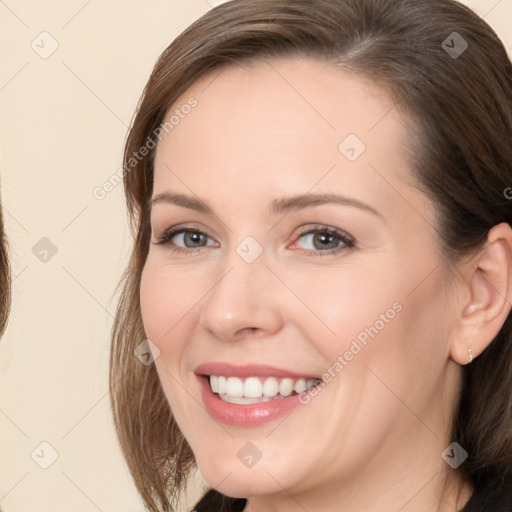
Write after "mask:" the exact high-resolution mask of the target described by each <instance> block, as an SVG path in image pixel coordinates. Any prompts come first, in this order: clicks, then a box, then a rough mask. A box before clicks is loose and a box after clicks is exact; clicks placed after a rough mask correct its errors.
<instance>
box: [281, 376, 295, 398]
mask: <svg viewBox="0 0 512 512" xmlns="http://www.w3.org/2000/svg"><path fill="white" fill-rule="evenodd" d="M294 384H295V381H294V380H293V379H283V380H282V381H281V382H280V383H279V393H281V395H283V396H289V395H291V394H292V391H293V386H294Z"/></svg>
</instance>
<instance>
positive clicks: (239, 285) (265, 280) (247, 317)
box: [200, 237, 280, 339]
mask: <svg viewBox="0 0 512 512" xmlns="http://www.w3.org/2000/svg"><path fill="white" fill-rule="evenodd" d="M271 277H272V274H271V272H270V271H269V269H268V268H267V261H266V258H265V254H264V250H263V247H262V246H261V245H260V244H259V243H258V242H257V241H256V240H255V239H254V238H253V237H246V238H245V239H243V240H242V242H240V243H239V244H238V245H237V246H235V247H234V248H233V249H231V250H230V252H229V254H228V255H227V256H226V258H225V260H224V264H223V265H222V271H221V272H219V276H218V278H217V279H216V280H215V283H214V284H213V286H212V288H211V289H210V291H209V293H208V294H207V295H206V297H205V298H204V301H202V307H201V315H200V323H201V325H202V326H203V328H205V329H207V330H209V331H211V332H213V333H215V334H216V335H217V336H219V337H221V338H225V339H227V338H233V337H235V336H236V335H237V333H239V332H240V331H241V330H244V329H252V330H254V329H256V330H260V331H265V332H270V331H275V330H277V329H278V328H279V325H280V318H279V308H277V304H276V300H277V298H276V294H275V293H273V292H272V286H273V285H272V282H273V280H272V279H271Z"/></svg>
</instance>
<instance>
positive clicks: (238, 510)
mask: <svg viewBox="0 0 512 512" xmlns="http://www.w3.org/2000/svg"><path fill="white" fill-rule="evenodd" d="M246 501H247V500H245V499H244V498H228V497H227V496H223V495H222V494H220V493H219V492H217V491H215V490H214V489H211V490H209V491H208V492H207V493H206V494H205V495H204V496H203V498H202V499H201V500H200V501H199V502H198V503H197V504H196V506H195V507H194V510H195V511H197V512H242V511H243V509H244V508H245V505H246ZM340 512H341V511H340ZM460 512H512V487H510V486H509V487H496V486H492V485H490V486H487V487H485V488H484V489H481V490H479V491H475V492H474V493H473V495H472V496H471V498H470V499H469V501H468V502H467V503H466V505H465V506H464V508H463V509H462V510H461V511H460Z"/></svg>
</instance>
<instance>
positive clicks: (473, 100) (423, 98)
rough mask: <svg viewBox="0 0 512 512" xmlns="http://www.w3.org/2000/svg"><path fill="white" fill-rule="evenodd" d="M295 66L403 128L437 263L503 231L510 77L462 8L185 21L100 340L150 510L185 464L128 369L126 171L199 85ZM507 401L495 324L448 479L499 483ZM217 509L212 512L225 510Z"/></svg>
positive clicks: (505, 355)
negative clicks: (341, 82) (385, 106)
mask: <svg viewBox="0 0 512 512" xmlns="http://www.w3.org/2000/svg"><path fill="white" fill-rule="evenodd" d="M454 31H456V32H458V33H459V34H460V35H461V36H462V37H463V38H464V39H465V40H466V41H467V43H468V49H467V50H466V51H465V52H464V53H463V54H462V55H460V56H459V57H458V58H457V59H452V58H451V57H450V56H449V55H448V54H447V53H446V52H445V50H444V49H443V48H442V46H441V44H442V42H443V41H444V40H445V39H446V38H447V37H448V35H449V34H451V33H452V32H454ZM295 56H307V57H311V58H313V59H317V60H321V61H325V62H330V63H332V64H333V65H336V66H339V67H340V68H342V69H347V70H350V71H351V72H354V73H355V74H356V75H360V76H362V77H366V78H369V79H370V80H371V81H373V82H374V83H376V84H377V85H379V86H381V87H382V88H383V89H384V90H386V91H387V92H388V93H389V94H391V95H392V97H393V98H394V99H395V101H396V102H397V108H399V109H400V112H403V113H404V114H406V115H407V118H408V119H410V120H412V121H413V125H411V127H410V128H411V132H410V141H409V143H410V147H409V150H410V151H409V156H410V163H411V168H412V170H413V173H414V175H415V178H416V181H417V186H418V187H419V188H420V189H422V190H423V191H424V192H425V193H426V194H428V196H429V197H430V198H431V199H432V201H433V203H434V204H435V207H436V212H437V216H438V217H437V226H436V230H437V231H438V238H439V242H440V246H441V248H442V252H443V254H444V255H445V256H446V260H447V262H452V263H454V264H455V263H456V262H458V261H459V260H460V259H461V258H462V257H463V256H466V255H469V254H474V253H476V252H477V251H478V250H479V249H480V248H481V247H482V245H483V244H484V243H485V240H486V236H487V233H488V231H489V230H490V229H491V228H492V227H493V226H495V225H496V224H499V223H501V222H507V223H509V224H511V225H512V210H511V204H510V201H507V200H506V199H505V197H504V190H505V189H506V188H507V187H509V186H511V185H512V183H511V181H512V144H510V141H511V140H512V103H511V102H512V66H511V63H510V59H509V57H508V56H507V53H506V51H505V49H504V47H503V45H502V43H501V42H500V40H499V38H498V37H497V35H496V34H495V32H494V31H493V30H492V29H491V28H490V27H489V26H488V25H487V24H486V23H485V22H484V21H483V20H482V19H480V18H479V17H478V16H477V15H476V14H475V13H473V11H471V10H470V9H469V8H467V7H465V6H463V5H461V4H459V3H456V2H454V1H451V0H429V1H428V2H425V1H424V0H352V1H344V0H299V1H295V2H293V3H292V2H288V1H287V0H237V1H234V2H228V3H225V4H222V5H220V6H218V7H217V8H215V9H212V10H211V11H209V12H208V13H207V14H206V15H204V16H203V17H202V18H200V19H199V20H197V21H196V22H195V23H194V24H193V25H192V26H191V27H189V28H188V29H187V30H185V32H183V33H182V34H181V35H180V36H179V37H177V38H176V39H175V40H174V42H173V43H172V44H171V45H170V46H169V47H168V48H167V49H166V50H165V51H164V52H163V54H162V55H161V56H160V58H159V59H158V61H157V63H156V65H155V67H154V70H153V72H152V74H151V77H150V79H149V81H148V83H147V85H146V87H145V89H144V92H143V95H142V98H141V100H140V102H139V105H138V109H137V113H136V115H135V117H134V121H133V124H132V127H131V129H130V132H129V134H128V138H127V141H126V145H125V154H124V161H125V169H131V170H129V171H128V172H126V174H125V176H124V185H125V192H126V200H127V206H128V211H129V216H130V222H131V227H132V231H133V234H134V239H135V245H134V248H133V251H132V254H131V259H130V262H129V265H128V268H127V269H126V272H125V274H124V277H123V280H122V282H121V283H120V286H121V287H122V288H121V298H120V302H119V305H118V310H117V314H116V318H115V322H114V326H113V330H112V349H111V369H110V382H111V387H112V393H111V399H112V406H113V413H114V420H115V425H116V429H117V433H118V436H119V439H120V443H121V448H122V450H123V453H124V456H125V459H126V461H127V464H128V467H129V469H130V471H131V473H132V476H133V478H134V480H135V483H136V485H137V488H138V490H139V492H140V494H141V496H142V498H143V500H144V502H145V504H146V506H147V508H148V509H149V510H151V511H153V512H157V511H159V510H166V511H167V510H173V509H174V507H175V506H176V504H177V499H178V494H179V492H180V491H181V490H183V489H184V486H185V485H186V479H187V476H188V474H189V473H190V471H191V470H192V469H193V468H194V467H195V461H194V457H193V454H192V451H191V449H190V447H189V445H188V444H187V442H186V440H185V439H184V437H183V435H182V433H181V432H180V430H179V428H178V426H177V425H176V423H175V421H174V419H173V417H172V414H171V411H170V407H169V405H168V402H167V400H166V398H165V396H164V393H163V391H162V388H161V385H160V382H159V379H158V375H157V372H156V369H155V367H154V365H151V366H145V365H143V364H139V362H138V361H137V360H136V359H135V357H134V355H133V354H134V349H135V347H136V346H137V345H138V344H139V343H141V341H142V340H144V339H145V338H146V335H145V333H144V328H143V324H142V319H141V310H140V299H139V287H140V278H141V272H142V268H143V266H144V262H145V259H146V256H147V253H148V247H149V237H150V225H149V214H150V210H149V208H148V200H149V199H150V197H151V193H152V187H153V157H154V150H152V151H150V153H149V155H148V157H146V158H145V159H143V160H141V161H140V163H138V165H137V166H136V167H133V168H130V167H129V165H128V163H127V162H128V160H129V159H130V157H131V156H132V155H133V153H134V152H137V151H138V150H139V148H141V147H143V146H144V145H145V143H146V140H147V138H148V136H151V134H152V133H153V131H154V130H155V129H156V128H157V127H158V126H159V124H160V123H162V122H163V121H164V116H165V114H166V112H167V110H168V109H169V108H170V107H171V105H173V104H174V102H175V101H176V100H177V99H178V98H179V97H180V96H181V95H183V94H184V93H185V92H186V91H187V89H188V88H189V87H190V86H191V85H193V84H194V83H195V82H196V81H197V80H198V79H199V78H201V77H203V76H204V75H205V74H206V73H211V72H213V71H216V70H218V71H220V70H221V69H222V67H224V66H233V65H239V64H241V63H242V62H244V61H250V60H254V59H267V60H270V59H272V58H280V57H285V58H286V57H295ZM213 76H214V74H212V77H213ZM192 115H193V114H192ZM340 135H344V134H340ZM340 140H341V139H340ZM511 389H512V319H511V316H510V315H509V317H508V318H507V320H506V322H505V323H504V325H503V327H502V329H501V331H500V332H499V334H498V335H497V337H496V338H495V339H494V340H493V342H492V343H491V344H490V345H489V347H488V348H487V349H486V350H485V351H484V352H483V353H482V354H481V355H480V356H479V357H477V358H476V359H475V360H474V361H473V362H472V363H471V364H470V365H467V366H466V367H465V368H464V377H463V383H462V390H461V397H460V404H459V406H458V410H457V411H455V412H454V421H453V429H452V439H453V440H455V441H457V442H458V443H459V444H460V445H461V446H462V447H464V449H465V450H466V451H467V452H468V454H469V457H468V459H467V460H466V461H465V462H464V463H463V464H462V466H460V468H459V470H460V471H461V472H462V473H463V474H464V476H465V477H466V478H467V479H468V480H469V481H470V482H471V483H472V485H473V486H474V487H475V488H477V489H478V488H480V487H482V486H484V485H487V484H488V483H489V482H491V481H494V482H495V481H506V480H507V481H509V480H510V477H511V473H512V469H511V468H512V431H511V428H510V426H511V424H512V396H511ZM223 499H224V503H225V506H228V505H229V503H231V502H232V499H225V498H223ZM226 510H227V508H226Z"/></svg>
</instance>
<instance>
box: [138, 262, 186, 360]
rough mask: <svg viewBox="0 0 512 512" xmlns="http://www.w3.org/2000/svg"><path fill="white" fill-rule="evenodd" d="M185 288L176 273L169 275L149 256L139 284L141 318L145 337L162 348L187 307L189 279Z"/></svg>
mask: <svg viewBox="0 0 512 512" xmlns="http://www.w3.org/2000/svg"><path fill="white" fill-rule="evenodd" d="M185 290H186V291H183V288H182V283H181V281H180V277H179V274H178V273H176V272H173V273H172V275H171V273H170V272H166V271H165V269H164V270H162V267H161V265H157V264H156V262H155V261H154V260H153V259H152V258H151V257H150V256H148V260H147V262H146V265H145V266H144V269H143V272H142V276H141V284H140V303H141V314H142V321H143V324H144V330H145V332H146V335H147V337H148V338H149V339H150V340H151V341H152V342H153V343H155V344H156V345H157V346H158V348H159V349H160V350H161V351H162V352H165V350H166V343H165V340H166V339H171V337H172V335H173V334H174V331H175V330H176V326H177V325H178V324H179V322H180V319H181V318H183V317H184V315H185V314H186V312H187V310H188V309H190V306H189V305H188V302H189V301H188V300H187V295H189V294H191V293H192V290H193V288H192V286H191V283H189V286H188V287H187V288H185ZM173 339H174V340H177V339H176V338H173Z"/></svg>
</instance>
